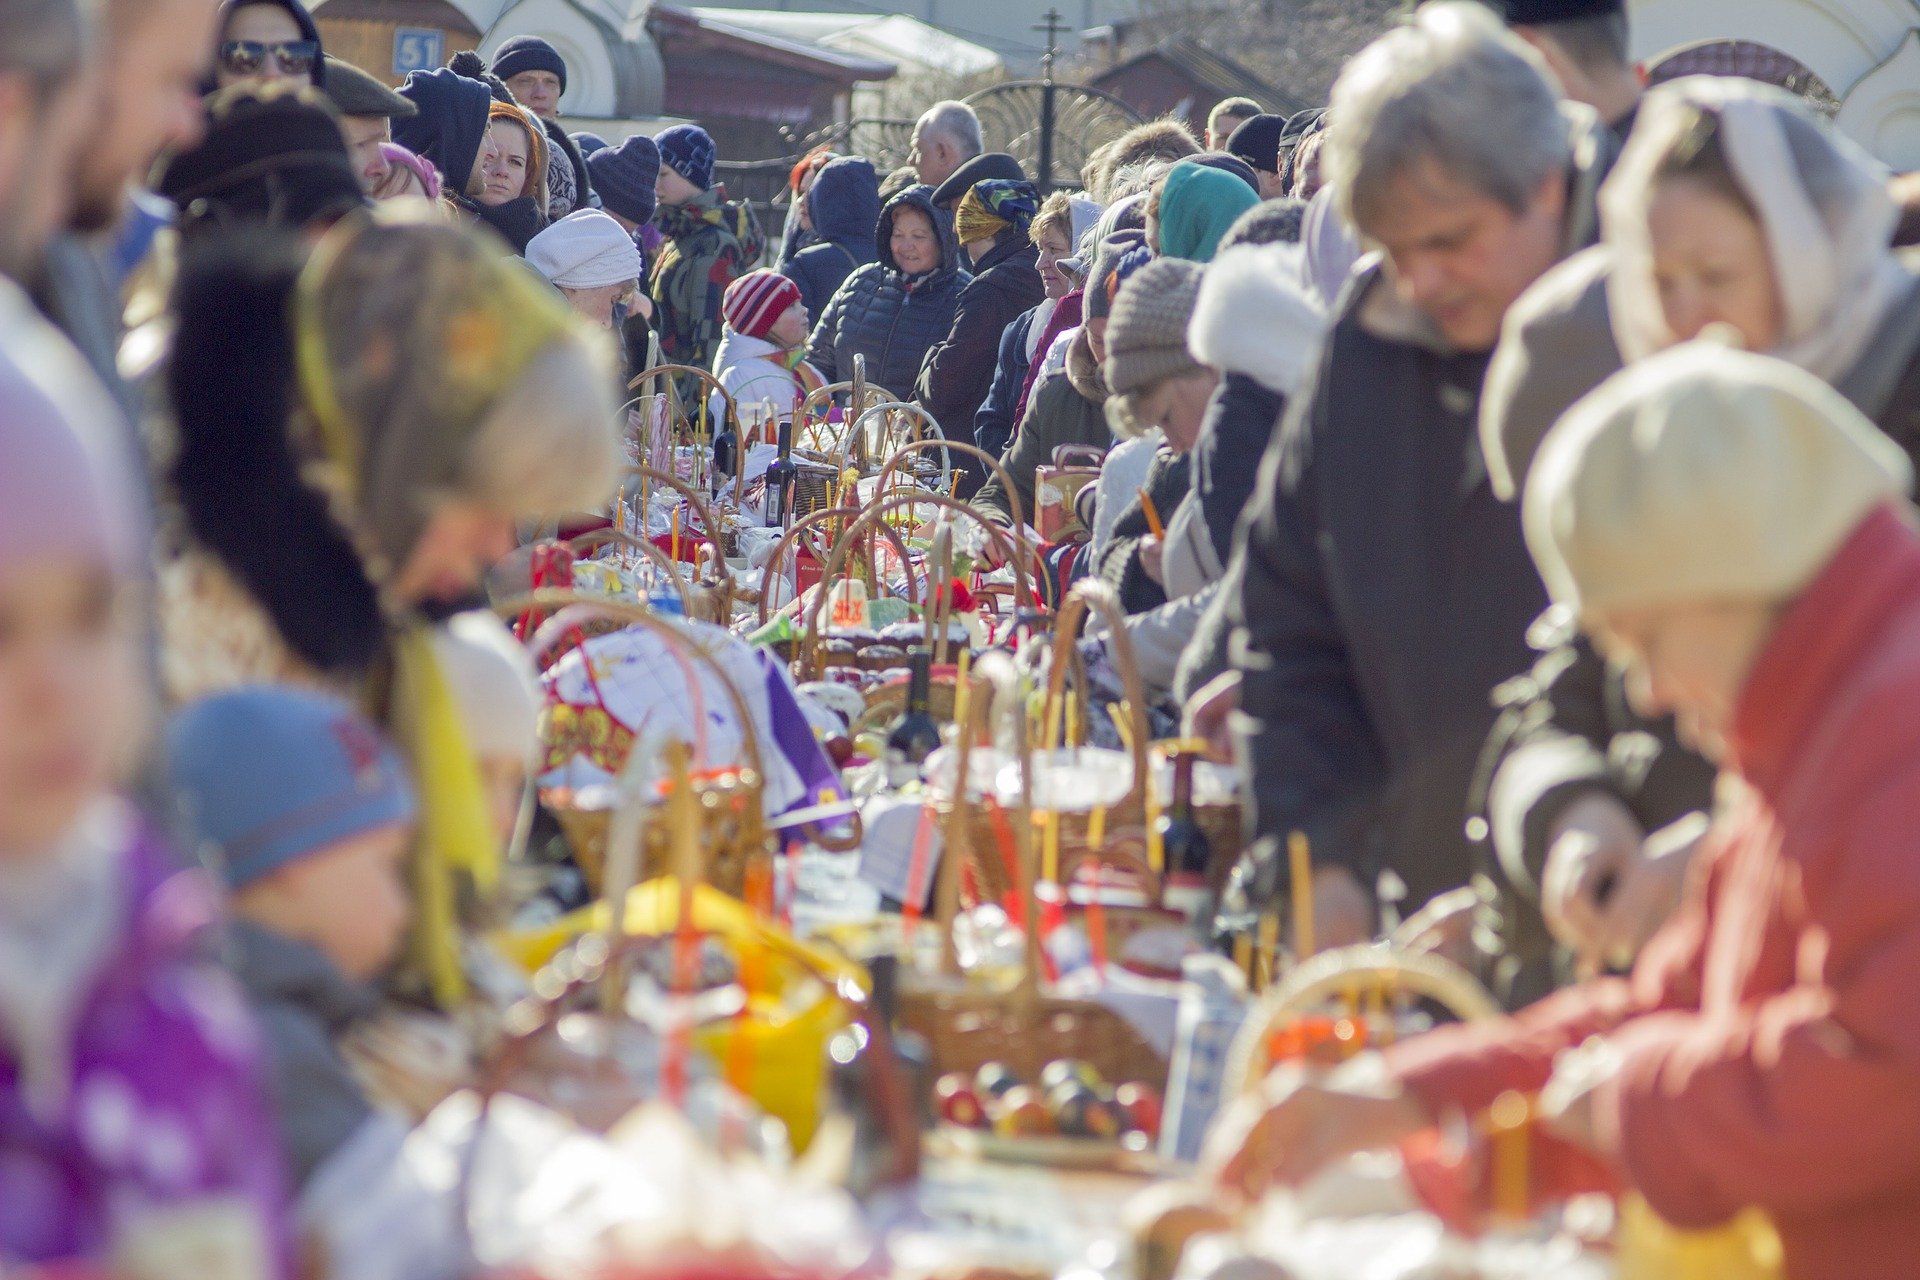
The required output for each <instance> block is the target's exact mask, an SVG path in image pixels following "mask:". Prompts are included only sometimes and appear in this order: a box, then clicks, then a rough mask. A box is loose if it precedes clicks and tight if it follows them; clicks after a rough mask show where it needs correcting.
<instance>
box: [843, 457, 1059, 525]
mask: <svg viewBox="0 0 1920 1280" xmlns="http://www.w3.org/2000/svg"><path fill="white" fill-rule="evenodd" d="M922 449H946V450H949V451H951V452H954V453H962V454H965V455H966V456H968V457H970V458H978V459H979V460H980V461H981V462H984V463H985V464H986V465H987V469H988V470H990V471H992V472H993V474H994V478H995V479H997V480H999V481H1000V488H1001V489H1002V490H1003V491H1004V492H1005V493H1006V495H1007V507H1008V509H1009V511H1011V512H1012V515H1013V527H1014V528H1015V529H1018V528H1020V527H1021V526H1022V525H1024V524H1025V523H1026V522H1027V520H1026V512H1025V511H1024V510H1023V509H1022V507H1021V505H1020V491H1019V490H1018V489H1015V488H1014V487H1013V476H1012V474H1011V473H1010V472H1008V470H1007V469H1006V467H1004V466H1002V465H1001V463H1000V459H998V458H996V457H994V456H993V455H992V454H990V453H988V452H987V451H986V450H985V449H982V448H981V447H980V446H979V445H975V444H967V443H965V442H963V441H960V440H915V441H914V442H912V443H911V444H903V445H901V446H900V447H899V448H898V449H895V450H894V451H893V456H892V457H890V458H888V459H887V465H886V466H884V467H882V468H880V489H879V492H881V493H883V494H884V493H885V492H886V491H887V481H888V479H889V478H891V477H892V475H893V473H894V471H895V470H896V469H897V468H898V467H899V466H900V463H901V459H903V458H904V457H906V455H908V454H910V453H915V452H918V451H919V450H922Z"/></svg>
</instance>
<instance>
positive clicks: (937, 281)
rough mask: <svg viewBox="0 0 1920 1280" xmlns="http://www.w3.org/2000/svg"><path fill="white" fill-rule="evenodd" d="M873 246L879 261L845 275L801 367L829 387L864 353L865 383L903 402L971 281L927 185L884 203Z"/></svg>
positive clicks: (842, 379) (845, 379)
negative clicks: (806, 365) (812, 371)
mask: <svg viewBox="0 0 1920 1280" xmlns="http://www.w3.org/2000/svg"><path fill="white" fill-rule="evenodd" d="M874 247H875V248H876V250H877V251H878V253H879V259H878V260H877V261H875V262H870V263H868V264H867V265H866V266H864V267H861V268H860V269H859V270H858V271H856V272H854V273H853V274H852V275H850V276H848V277H847V279H846V283H844V284H842V285H841V286H840V289H839V291H838V292H836V293H835V294H834V295H833V299H832V301H830V302H828V303H827V310H826V313H825V314H824V315H822V316H821V317H820V319H819V320H818V321H816V322H815V323H814V326H813V338H812V340H811V341H810V342H809V343H808V347H807V362H808V363H809V364H811V365H812V366H813V367H814V368H816V369H818V370H819V371H820V373H821V375H822V376H823V377H825V378H826V380H827V381H828V382H848V381H851V380H852V378H853V360H854V357H855V356H864V357H865V358H866V367H867V383H868V385H870V386H875V387H883V388H885V389H886V390H887V391H888V392H889V393H890V394H892V395H895V396H899V397H902V398H907V397H911V396H912V394H913V387H914V381H915V379H916V378H918V377H919V375H920V366H921V364H922V363H923V361H924V360H925V358H926V354H927V350H928V348H930V347H932V346H933V345H934V343H936V342H938V341H939V340H940V339H941V338H943V337H945V336H946V335H947V333H948V331H949V330H951V329H952V328H953V317H954V312H955V311H956V310H957V309H958V308H959V305H960V292H961V290H962V289H963V288H965V287H966V283H967V281H968V280H969V279H970V278H971V277H969V276H968V274H967V271H966V269H965V268H964V267H962V266H961V265H960V247H959V245H958V244H957V243H955V241H954V238H953V226H952V223H951V222H950V221H949V220H948V219H947V218H945V217H944V216H942V215H941V213H940V211H939V210H938V209H935V208H934V207H933V193H932V188H930V187H926V186H921V185H916V186H910V187H908V188H907V189H906V190H905V191H902V192H901V193H900V194H899V195H896V196H895V197H893V199H891V200H889V201H887V203H886V205H885V207H883V208H882V209H881V210H880V223H879V225H878V226H877V227H876V228H875V229H874Z"/></svg>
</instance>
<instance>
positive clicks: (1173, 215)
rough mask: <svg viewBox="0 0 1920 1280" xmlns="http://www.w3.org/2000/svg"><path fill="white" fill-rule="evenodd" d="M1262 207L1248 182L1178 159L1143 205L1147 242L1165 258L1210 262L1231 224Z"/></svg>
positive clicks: (1223, 171)
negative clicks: (1250, 211) (1144, 206)
mask: <svg viewBox="0 0 1920 1280" xmlns="http://www.w3.org/2000/svg"><path fill="white" fill-rule="evenodd" d="M1259 203H1260V196H1259V194H1258V193H1257V192H1256V191H1255V190H1254V188H1252V187H1250V186H1248V185H1247V183H1246V181H1245V180H1244V179H1242V178H1240V177H1238V176H1236V175H1235V174H1232V173H1229V172H1227V171H1226V170H1224V169H1217V168H1214V167H1212V166H1210V165H1206V164H1202V163H1200V162H1199V161H1198V160H1182V161H1181V162H1180V163H1179V164H1176V165H1175V166H1173V168H1171V169H1169V170H1167V176H1166V177H1165V178H1163V179H1162V180H1161V182H1160V185H1159V186H1158V187H1156V188H1154V193H1153V195H1152V197H1151V198H1150V199H1149V200H1148V201H1147V242H1148V243H1149V244H1151V245H1152V246H1153V247H1154V251H1155V252H1157V253H1159V254H1160V255H1161V256H1163V257H1167V258H1185V259H1187V260H1188V261H1189V262H1211V261H1213V255H1214V252H1215V250H1217V249H1218V248H1219V246H1220V237H1221V236H1224V235H1225V234H1227V228H1229V227H1231V226H1232V225H1233V223H1234V220H1235V219H1236V218H1238V217H1239V216H1240V215H1241V214H1243V213H1245V212H1246V211H1247V210H1249V209H1251V208H1253V206H1255V205H1257V204H1259Z"/></svg>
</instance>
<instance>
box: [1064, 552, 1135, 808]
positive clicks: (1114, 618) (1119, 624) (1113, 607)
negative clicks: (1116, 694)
mask: <svg viewBox="0 0 1920 1280" xmlns="http://www.w3.org/2000/svg"><path fill="white" fill-rule="evenodd" d="M1089 613H1097V614H1099V615H1100V619H1101V621H1103V622H1105V623H1106V624H1107V648H1108V650H1109V652H1111V653H1112V654H1113V663H1114V666H1116V667H1118V668H1119V669H1120V684H1121V687H1122V688H1123V689H1124V690H1125V691H1126V695H1127V706H1128V710H1129V711H1130V713H1131V721H1132V725H1133V732H1132V734H1131V735H1130V736H1131V737H1132V738H1133V742H1132V743H1131V744H1130V745H1129V751H1130V752H1131V754H1132V756H1133V787H1132V789H1131V790H1129V791H1128V792H1127V797H1128V799H1130V800H1144V799H1145V798H1146V794H1147V786H1148V774H1147V769H1148V759H1147V733H1148V730H1147V686H1146V681H1145V680H1144V679H1142V678H1141V675H1140V663H1139V661H1138V660H1137V659H1136V658H1135V657H1134V653H1133V640H1132V638H1131V637H1129V636H1128V635H1127V627H1126V614H1125V613H1124V612H1122V610H1121V608H1120V601H1119V598H1118V597H1116V596H1115V595H1114V593H1113V588H1112V587H1109V586H1108V585H1107V584H1106V583H1104V582H1095V581H1085V582H1079V583H1075V584H1074V588H1073V590H1072V591H1070V592H1068V593H1067V599H1066V603H1064V604H1062V605H1061V606H1060V612H1059V614H1058V615H1057V616H1056V618H1055V620H1054V631H1053V660H1052V661H1051V662H1049V663H1048V664H1047V697H1046V701H1045V703H1044V704H1042V705H1043V710H1042V713H1041V717H1040V723H1041V724H1043V725H1050V724H1052V723H1053V717H1054V715H1055V712H1056V708H1058V707H1059V705H1060V703H1061V700H1062V698H1063V697H1064V696H1065V693H1066V684H1067V669H1068V668H1069V667H1070V666H1077V660H1078V658H1079V651H1078V650H1077V649H1076V648H1075V647H1074V639H1075V637H1076V636H1077V635H1078V633H1079V631H1080V624H1081V623H1082V622H1083V621H1084V620H1085V619H1086V617H1087V615H1088V614H1089ZM1086 702H1087V699H1086V697H1085V696H1084V688H1083V696H1082V698H1081V704H1082V705H1081V708H1080V709H1081V711H1083V712H1085V711H1086V710H1087V708H1086V705H1085V704H1086ZM1046 745H1047V746H1048V747H1052V746H1053V745H1054V744H1053V743H1048V744H1046Z"/></svg>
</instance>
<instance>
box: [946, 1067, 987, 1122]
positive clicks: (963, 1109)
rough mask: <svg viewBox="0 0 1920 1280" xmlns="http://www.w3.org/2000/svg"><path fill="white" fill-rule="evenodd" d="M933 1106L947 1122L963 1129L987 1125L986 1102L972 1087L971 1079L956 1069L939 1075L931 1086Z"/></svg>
mask: <svg viewBox="0 0 1920 1280" xmlns="http://www.w3.org/2000/svg"><path fill="white" fill-rule="evenodd" d="M933 1101H934V1108H935V1110H937V1111H938V1112H939V1113H940V1118H941V1119H942V1120H945V1121H946V1122H947V1123H948V1124H955V1125H959V1126H960V1127H961V1128H963V1129H984V1128H986V1127H987V1108H986V1104H985V1103H983V1102H982V1101H981V1100H980V1095H979V1093H978V1092H976V1091H975V1089H974V1087H973V1081H971V1080H969V1079H968V1078H967V1077H966V1076H965V1075H964V1074H962V1073H961V1072H958V1071H952V1072H948V1073H947V1074H946V1075H944V1076H941V1077H940V1079H939V1081H938V1083H936V1084H935V1085H934V1086H933Z"/></svg>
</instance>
